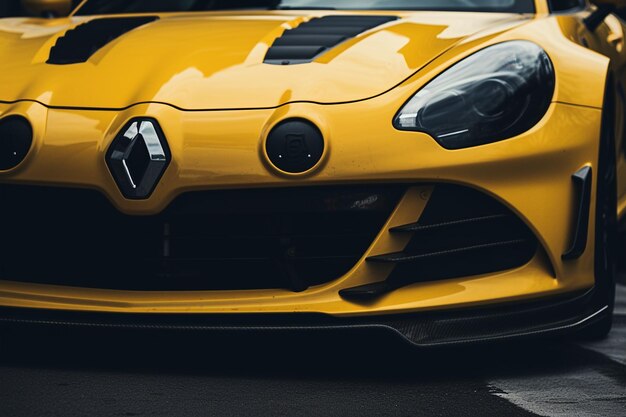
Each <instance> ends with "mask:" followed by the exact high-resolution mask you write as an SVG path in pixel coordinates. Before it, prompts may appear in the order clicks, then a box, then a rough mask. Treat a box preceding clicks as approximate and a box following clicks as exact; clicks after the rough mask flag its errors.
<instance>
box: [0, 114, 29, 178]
mask: <svg viewBox="0 0 626 417" xmlns="http://www.w3.org/2000/svg"><path fill="white" fill-rule="evenodd" d="M32 143H33V129H32V127H31V126H30V123H28V120H26V119H25V118H23V117H21V116H9V117H7V118H5V119H2V120H0V170H6V169H11V168H13V167H15V166H17V165H18V164H19V163H20V162H22V161H23V160H24V158H26V154H28V151H29V150H30V146H31V144H32Z"/></svg>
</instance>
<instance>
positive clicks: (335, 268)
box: [0, 185, 404, 291]
mask: <svg viewBox="0 0 626 417" xmlns="http://www.w3.org/2000/svg"><path fill="white" fill-rule="evenodd" d="M403 193H404V187H401V186H353V187H309V188H297V189H296V188H285V189H267V190H260V189H256V190H229V191H207V192H193V193H187V194H184V195H182V196H180V197H179V198H177V199H176V200H175V201H174V202H173V203H172V204H171V205H170V206H169V207H168V208H167V209H166V210H164V211H163V212H162V213H160V214H158V215H154V216H130V215H125V214H123V213H121V212H119V211H118V210H116V209H115V208H114V207H113V206H112V204H111V203H110V202H109V201H108V200H107V199H106V198H105V197H104V196H103V195H102V194H100V193H99V192H96V191H92V190H82V189H65V188H47V187H35V186H15V185H3V186H0V198H1V201H2V205H1V206H0V228H1V230H2V239H1V241H0V249H1V252H0V279H2V280H9V281H21V282H29V283H43V284H54V285H64V286H75V287H87V288H103V289H122V290H147V291H150V290H155V291H157V290H239V289H278V288H285V289H292V290H295V291H300V290H303V289H305V288H307V287H309V286H313V285H318V284H322V283H326V282H329V281H332V280H334V279H337V278H339V277H341V276H342V275H344V274H345V273H346V272H348V271H349V270H350V269H351V268H352V267H353V266H354V265H355V264H356V263H357V262H358V260H359V259H360V258H361V257H362V256H363V255H364V253H365V251H366V250H367V248H368V247H369V246H370V245H371V243H372V241H373V240H374V238H375V237H376V235H377V234H378V233H379V231H380V230H381V228H382V227H383V226H384V224H385V222H386V221H387V219H388V218H389V216H390V215H391V212H392V211H393V209H394V208H395V206H396V205H397V203H398V201H399V199H400V197H401V196H402V194H403Z"/></svg>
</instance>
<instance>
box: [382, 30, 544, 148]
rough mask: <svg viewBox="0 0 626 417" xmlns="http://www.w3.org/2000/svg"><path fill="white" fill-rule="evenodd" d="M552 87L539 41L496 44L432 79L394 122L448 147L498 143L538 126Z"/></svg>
mask: <svg viewBox="0 0 626 417" xmlns="http://www.w3.org/2000/svg"><path fill="white" fill-rule="evenodd" d="M554 85H555V81H554V69H553V67H552V62H551V61H550V58H548V55H547V54H546V52H545V51H544V50H543V49H541V48H540V47H539V46H538V45H536V44H534V43H532V42H528V41H509V42H504V43H500V44H497V45H494V46H490V47H487V48H485V49H483V50H481V51H478V52H476V53H475V54H473V55H471V56H469V57H467V58H466V59H464V60H462V61H460V62H459V63H457V64H455V65H454V66H452V67H451V68H449V69H448V70H446V71H444V72H443V73H442V74H440V75H439V76H437V77H436V78H435V79H434V80H432V81H430V82H429V83H428V84H427V85H426V86H424V88H422V89H421V90H420V91H419V92H418V93H417V94H415V95H414V96H413V97H412V98H411V99H410V100H409V101H408V102H407V103H406V104H405V105H404V107H403V108H402V109H401V110H400V112H399V113H398V114H397V116H396V117H395V119H394V126H395V127H396V128H397V129H400V130H414V131H421V132H426V133H428V134H430V135H431V136H432V137H433V138H435V140H436V141H437V142H439V144H440V145H441V146H443V147H444V148H447V149H461V148H467V147H471V146H478V145H484V144H487V143H492V142H497V141H500V140H504V139H508V138H511V137H513V136H517V135H519V134H521V133H523V132H525V131H527V130H528V129H530V128H531V127H533V126H534V125H535V124H537V123H538V122H539V120H541V118H542V117H543V116H544V114H545V113H546V111H547V110H548V107H549V106H550V102H551V101H552V96H553V94H554Z"/></svg>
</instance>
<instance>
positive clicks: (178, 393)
mask: <svg viewBox="0 0 626 417" xmlns="http://www.w3.org/2000/svg"><path fill="white" fill-rule="evenodd" d="M618 300H619V301H618V308H617V313H618V315H617V318H616V325H615V329H614V331H613V333H612V334H611V337H610V338H609V339H608V340H606V341H603V342H600V343H592V344H581V343H579V342H574V341H542V342H533V343H524V344H520V343H515V344H504V345H503V344H498V345H493V346H490V347H480V348H473V349H455V350H445V351H435V352H430V353H418V354H416V352H415V351H412V350H407V349H406V348H405V345H403V344H399V343H397V342H396V341H395V339H391V340H378V339H376V340H372V339H370V338H363V337H361V336H359V335H354V336H350V338H347V339H346V338H344V339H343V340H338V339H337V338H336V337H325V338H321V339H320V338H317V337H314V338H312V337H309V338H304V337H298V338H296V340H294V339H293V338H289V339H286V340H280V339H275V338H273V339H270V340H265V339H261V340H260V339H258V338H254V337H249V338H243V339H229V340H223V339H219V340H217V339H208V340H207V339H203V338H200V337H190V336H188V335H184V334H176V333H174V334H167V335H159V336H145V335H144V336H141V337H137V335H136V334H133V333H124V332H116V333H113V334H102V333H95V334H81V335H78V334H75V333H72V334H69V333H64V332H60V333H59V332H55V333H47V334H37V335H32V334H29V335H23V334H13V333H9V334H6V333H5V334H4V340H5V342H9V343H5V348H4V351H3V353H2V355H0V416H1V417H5V416H6V417H13V416H62V417H71V416H176V417H178V416H248V415H250V416H251V415H264V416H309V415H311V416H315V415H319V416H329V415H330V416H346V417H348V416H359V417H363V416H368V415H374V416H468V415H477V416H531V415H549V416H568V417H571V416H602V417H611V416H626V286H620V287H619V296H618Z"/></svg>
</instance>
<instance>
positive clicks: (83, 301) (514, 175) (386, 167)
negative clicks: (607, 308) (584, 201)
mask: <svg viewBox="0 0 626 417" xmlns="http://www.w3.org/2000/svg"><path fill="white" fill-rule="evenodd" d="M396 107H397V106H396V105H395V104H394V102H393V99H392V98H390V97H386V96H380V97H378V98H376V99H372V100H368V101H364V102H358V103H351V104H341V105H329V106H322V105H314V104H293V105H288V106H283V107H279V108H276V109H266V110H246V111H210V112H202V111H198V112H183V111H179V110H176V109H174V108H172V107H169V106H166V105H162V104H149V105H148V104H146V105H137V106H133V107H131V108H129V109H125V110H121V111H106V110H87V109H82V110H81V109H48V108H46V107H44V106H42V105H40V104H37V103H31V102H20V103H17V104H11V105H8V104H7V105H0V114H1V115H2V116H6V115H10V114H20V115H24V116H26V117H27V118H28V119H29V120H31V122H32V123H33V127H34V131H35V144H34V147H33V150H32V151H31V153H30V154H29V156H28V157H27V159H26V160H25V161H24V163H22V164H21V165H20V166H18V167H17V168H16V169H14V170H12V171H9V172H6V173H2V174H0V182H4V183H11V184H38V185H47V186H63V187H84V188H92V189H96V190H99V191H100V192H101V193H103V194H104V195H105V196H107V197H108V199H109V200H110V201H111V202H112V203H113V205H114V206H115V207H117V209H118V210H120V211H122V212H124V213H126V214H130V215H146V214H151V213H158V212H160V211H161V210H163V209H164V208H165V207H166V206H167V205H168V204H169V203H170V202H171V201H172V200H173V199H174V198H175V197H176V196H178V195H180V194H182V193H184V192H188V191H194V190H206V189H238V188H251V187H253V188H269V187H286V186H291V187H294V186H311V185H330V184H366V183H372V182H376V183H412V184H420V183H422V184H428V183H432V182H446V183H456V184H463V185H466V186H469V187H472V188H476V189H479V190H482V191H483V192H485V193H487V194H489V195H491V196H493V197H494V198H496V199H498V200H499V201H501V202H503V203H504V204H505V205H506V206H508V207H509V208H510V209H511V210H512V211H513V212H515V213H516V214H517V215H518V216H519V217H520V218H521V219H522V220H523V221H524V222H525V223H526V224H527V225H528V226H529V227H530V229H531V230H532V231H533V232H534V234H535V235H536V237H537V239H538V241H539V243H540V245H541V247H542V248H543V249H544V250H545V255H546V256H536V257H535V258H533V259H532V260H531V262H529V263H528V264H526V265H524V266H522V267H520V268H516V269H513V270H507V271H503V272H498V273H492V274H487V275H481V276H471V277H462V278H455V279H450V280H445V281H439V282H423V283H419V284H414V285H410V286H407V287H403V288H400V289H398V290H396V291H393V292H392V293H389V294H387V295H385V296H382V297H380V298H377V299H375V300H368V301H366V302H363V301H361V302H359V301H354V300H352V301H348V300H346V299H343V298H342V297H341V296H340V295H339V292H340V291H341V290H342V289H345V288H351V287H356V286H359V285H365V284H368V283H371V282H375V281H378V280H380V272H379V271H376V270H375V268H374V267H372V266H371V265H369V264H367V262H366V261H365V257H366V256H375V255H379V254H384V253H389V252H394V251H395V250H397V245H399V244H401V243H399V242H398V241H396V240H394V238H392V237H390V236H389V234H388V233H386V231H387V230H388V229H389V228H390V227H393V226H399V225H402V224H406V223H410V222H411V221H415V220H416V218H415V217H416V216H418V215H419V211H420V207H422V208H423V206H424V204H425V200H427V197H426V198H422V197H423V193H422V191H424V189H426V188H427V186H424V187H422V188H420V186H417V187H416V188H415V189H414V191H413V194H412V196H413V197H412V201H411V202H410V203H407V204H404V205H403V206H402V207H403V208H402V209H400V208H399V209H398V210H397V211H396V213H394V216H392V218H391V219H390V220H389V223H388V224H387V225H385V227H383V230H382V231H381V233H380V235H379V236H378V237H377V238H376V240H375V242H374V243H373V245H372V246H371V247H370V249H369V250H368V251H367V253H366V254H365V256H364V257H363V259H361V260H360V261H359V262H358V263H357V265H356V266H355V267H354V268H353V269H352V270H351V271H350V272H348V273H347V274H346V275H344V276H343V277H341V278H340V279H337V280H334V281H332V282H330V283H328V284H324V285H321V286H317V287H312V288H310V289H308V290H307V291H304V292H301V293H293V292H290V291H285V290H254V291H218V292H215V291H194V292H176V293H173V292H142V291H116V290H103V289H85V288H74V287H62V286H49V285H41V284H27V283H17V282H8V281H5V282H0V305H1V306H6V307H16V308H38V309H51V310H73V311H84V312H85V311H91V312H117V313H162V314H168V313H213V314H225V313H238V314H248V313H249V314H258V313H277V314H283V313H295V312H297V313H322V314H327V315H332V316H335V317H348V316H368V315H376V316H379V315H395V314H406V313H415V312H422V311H425V310H441V309H451V308H463V307H477V306H484V305H490V304H502V303H506V302H517V301H521V300H532V299H540V298H545V297H550V296H556V295H559V294H564V293H573V292H576V291H579V290H584V289H589V288H591V287H592V286H593V284H594V277H593V251H592V249H591V248H589V249H588V250H587V251H586V252H585V253H584V254H583V256H581V257H580V258H579V259H576V260H574V261H569V262H564V261H562V260H561V254H563V253H564V252H565V251H566V250H567V248H568V246H569V245H570V242H571V235H572V231H571V228H572V224H573V222H574V219H573V216H574V215H575V213H574V212H575V210H573V207H574V204H575V201H574V200H575V195H574V189H573V187H572V183H571V178H570V177H571V174H572V173H574V172H576V171H577V170H578V169H580V168H581V167H582V166H585V165H591V166H595V164H596V161H595V159H594V155H597V143H598V140H597V138H598V136H599V131H600V119H601V111H600V110H599V109H594V108H589V107H579V106H572V105H565V104H559V103H554V104H553V105H552V106H551V108H550V110H549V112H548V114H547V115H546V117H545V118H544V119H543V120H542V121H541V122H540V123H539V124H538V125H537V126H535V127H534V128H533V129H531V130H530V131H529V132H526V133H525V134H523V135H521V136H520V137H517V138H514V139H511V140H507V141H503V142H498V143H494V144H490V145H486V146H481V147H477V148H470V149H464V150H458V151H447V150H445V149H443V148H441V147H439V145H437V144H436V143H435V141H433V140H432V139H431V138H429V137H428V136H427V135H424V134H420V133H414V132H400V131H397V130H395V129H394V128H393V127H392V126H391V120H392V118H393V116H394V113H395V110H396ZM134 117H153V118H154V119H156V120H158V121H159V122H160V124H161V127H162V128H163V130H164V132H165V135H166V136H167V138H168V141H169V145H170V148H171V153H172V164H171V165H170V167H169V168H168V169H167V171H166V172H165V174H164V176H163V178H162V179H161V182H160V183H159V185H158V187H157V188H156V190H155V192H154V194H153V195H152V196H151V197H150V198H149V199H147V200H138V201H131V200H127V199H125V198H124V197H123V195H122V194H121V193H120V191H119V189H118V188H117V186H116V184H115V182H114V180H113V178H112V177H111V175H110V173H109V170H108V169H107V167H106V163H105V159H104V154H105V153H106V150H107V149H108V148H109V145H110V143H111V141H112V140H113V138H114V137H115V135H116V134H117V132H118V131H119V130H120V129H121V128H122V127H123V126H124V125H125V124H126V123H127V122H128V121H129V120H131V119H132V118H134ZM290 117H300V118H307V119H309V120H311V121H312V122H314V123H315V124H316V125H317V126H319V127H320V129H321V130H322V132H323V134H324V137H325V138H326V140H327V143H328V149H327V151H326V153H325V155H324V157H323V162H322V164H321V165H320V167H319V168H318V169H317V170H316V171H314V172H312V173H309V174H307V175H306V176H287V175H284V174H282V173H279V172H276V171H274V170H273V169H272V168H270V167H268V165H267V163H265V162H264V157H263V140H264V138H265V136H266V135H267V132H268V131H269V130H270V129H271V128H272V126H274V125H275V124H276V123H278V122H280V121H281V120H284V119H286V118H290ZM594 189H595V187H594ZM42 210H45V208H42ZM590 214H591V218H593V215H594V208H593V207H592V209H591V213H590ZM94 220H96V219H94ZM591 223H592V222H591ZM589 233H590V236H593V233H594V230H593V224H590V228H589Z"/></svg>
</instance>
